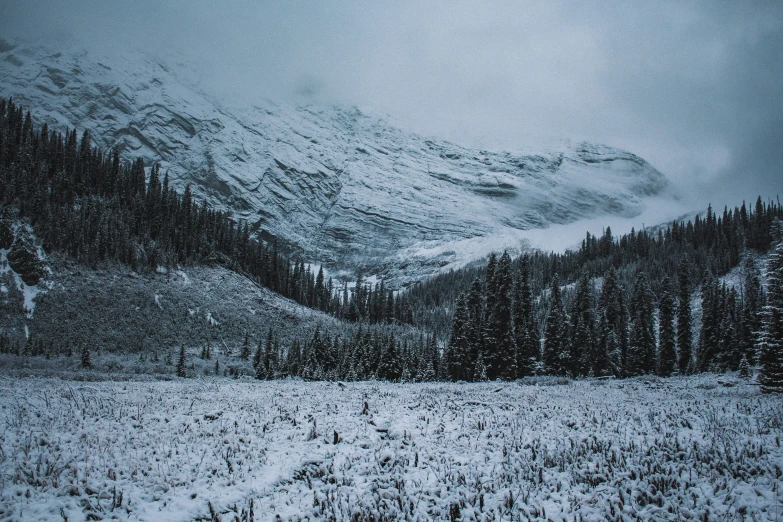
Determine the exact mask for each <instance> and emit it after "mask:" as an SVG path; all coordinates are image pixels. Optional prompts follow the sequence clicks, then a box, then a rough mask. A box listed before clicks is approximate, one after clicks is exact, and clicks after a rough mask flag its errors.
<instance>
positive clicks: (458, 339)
mask: <svg viewBox="0 0 783 522" xmlns="http://www.w3.org/2000/svg"><path fill="white" fill-rule="evenodd" d="M469 321H470V316H469V315H468V306H467V303H466V302H465V295H464V294H459V296H458V297H457V302H456V305H455V308H454V318H453V320H452V323H451V337H450V339H449V348H448V368H449V378H450V379H451V380H452V381H460V380H464V381H468V380H470V377H472V375H471V374H470V373H469V369H470V367H471V364H470V341H469V339H468V327H469Z"/></svg>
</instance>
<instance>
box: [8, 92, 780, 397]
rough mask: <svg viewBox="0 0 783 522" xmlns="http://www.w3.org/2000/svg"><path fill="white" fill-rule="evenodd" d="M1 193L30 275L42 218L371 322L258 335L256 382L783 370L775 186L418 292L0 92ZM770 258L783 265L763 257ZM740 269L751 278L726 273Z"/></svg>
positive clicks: (100, 249)
mask: <svg viewBox="0 0 783 522" xmlns="http://www.w3.org/2000/svg"><path fill="white" fill-rule="evenodd" d="M0 204H2V216H0V217H1V218H2V219H0V248H3V249H9V251H8V261H9V263H10V264H11V265H12V267H13V268H14V270H15V271H16V272H17V273H20V274H21V275H22V277H23V279H24V281H25V283H27V284H29V285H34V284H36V283H38V281H39V280H40V279H41V278H42V277H44V275H45V274H44V270H43V267H42V264H41V263H40V262H39V261H38V260H37V257H36V255H35V245H33V244H32V240H31V239H30V238H28V237H26V236H24V234H22V235H20V236H19V237H16V236H15V232H14V231H15V228H14V226H13V224H14V223H17V222H24V223H27V224H29V225H30V226H31V227H32V229H33V230H34V232H35V236H36V237H37V238H39V239H40V241H41V242H42V247H43V249H44V250H45V251H47V252H61V253H63V254H64V255H67V256H69V257H70V258H72V259H73V260H75V261H77V262H79V263H82V264H84V265H86V266H88V267H97V266H99V265H101V264H106V263H121V264H124V265H127V266H130V267H132V268H133V269H134V270H138V271H145V270H147V271H154V270H157V269H158V268H159V267H172V266H188V265H204V264H219V265H221V266H224V267H227V268H229V269H231V270H234V271H236V272H238V273H240V274H242V275H244V276H246V277H247V278H249V279H250V280H251V281H253V282H254V283H255V284H258V285H263V286H265V287H267V288H269V289H271V290H272V291H274V292H277V293H279V294H281V295H283V296H285V297H288V298H290V299H292V300H294V301H296V302H297V303H300V304H302V305H305V306H308V307H311V308H314V309H317V310H321V311H324V312H326V313H329V314H332V315H334V316H335V317H337V318H339V319H341V320H344V321H346V322H348V323H351V324H354V325H356V324H358V325H359V328H358V330H352V333H350V334H347V333H346V334H344V335H340V334H330V333H327V332H322V331H320V329H318V328H316V329H315V331H314V332H312V334H311V335H310V336H309V337H308V338H306V339H300V340H295V341H294V342H293V343H292V344H291V345H290V346H281V344H280V343H279V342H278V341H276V339H275V334H274V332H272V331H269V332H268V333H265V332H261V333H256V336H255V337H256V338H251V336H250V334H248V335H246V339H245V342H244V344H243V349H242V350H241V353H240V354H237V356H238V357H241V358H244V359H248V360H249V359H251V357H252V361H253V367H254V371H255V374H256V376H257V377H258V378H263V379H267V378H277V377H281V376H287V375H299V376H302V377H304V378H308V379H343V380H363V379H372V378H378V379H385V380H391V381H398V380H406V381H410V380H420V381H430V380H453V381H460V380H463V381H478V380H494V379H497V378H501V379H509V380H510V379H517V378H521V377H525V376H529V375H541V374H549V375H563V376H571V377H577V376H595V377H602V376H614V377H627V376H633V375H640V374H646V373H656V374H658V375H672V374H675V373H679V374H683V373H695V372H703V371H725V370H740V371H742V372H748V368H749V366H751V365H761V366H762V368H763V369H765V370H764V371H765V373H763V375H766V377H764V378H766V379H768V380H769V381H768V383H769V386H768V388H770V389H771V388H774V387H775V386H779V383H780V382H782V379H783V374H782V373H781V371H780V359H781V356H780V352H781V344H782V341H781V332H783V328H782V327H781V325H780V322H781V318H780V315H781V310H783V290H781V288H780V285H781V280H783V272H781V271H782V270H783V251H782V250H781V248H780V247H779V246H778V247H777V249H776V248H775V246H776V245H779V244H780V242H781V219H783V208H782V207H781V205H780V203H779V202H777V201H766V202H765V201H764V200H762V198H761V197H759V198H758V200H757V201H756V202H755V205H753V206H751V207H747V206H746V205H745V203H744V202H743V203H742V204H741V206H738V207H735V208H733V209H729V208H724V209H723V211H722V213H716V212H715V211H713V209H712V208H711V207H710V208H708V210H707V212H706V215H704V216H703V217H702V216H697V217H696V218H695V219H693V220H692V221H688V222H673V223H670V224H668V225H666V226H661V227H657V228H655V229H643V230H638V231H636V230H632V231H631V232H630V233H628V234H624V235H621V236H619V237H615V236H613V235H612V232H611V230H610V229H609V228H607V229H606V230H605V231H604V232H603V234H602V235H601V236H600V237H598V236H594V235H591V234H589V233H588V234H587V236H586V237H585V239H584V241H583V242H582V245H581V248H579V249H578V250H576V251H568V252H566V253H563V254H555V253H545V252H530V253H526V254H524V255H521V256H519V257H518V258H517V259H512V258H511V256H510V255H509V254H508V253H505V252H504V253H503V254H501V255H498V254H496V253H488V254H489V256H488V262H487V264H486V266H485V267H481V268H464V269H461V270H454V271H451V272H449V273H447V274H443V275H440V276H437V277H435V278H433V279H431V280H428V281H424V282H421V283H418V284H415V285H412V286H411V287H409V288H407V289H405V290H402V291H401V290H394V289H391V288H388V287H386V285H385V283H384V282H379V283H378V284H375V285H369V284H366V283H364V282H363V281H362V279H361V278H359V280H358V281H356V282H355V284H351V285H349V284H348V283H347V282H345V281H344V282H342V284H339V283H335V282H334V281H333V280H332V279H327V278H326V277H325V275H324V273H323V270H322V269H319V271H318V272H317V273H314V271H313V270H312V269H311V268H310V266H309V265H306V263H305V261H304V260H303V259H297V258H289V257H287V256H284V255H283V254H282V253H281V252H280V249H279V248H278V245H277V243H276V242H272V243H269V242H265V241H261V240H259V239H256V238H255V237H253V234H252V233H251V228H250V225H249V224H248V223H247V222H242V221H238V220H236V219H234V218H233V217H232V216H231V215H230V214H229V213H227V212H223V211H220V210H215V209H211V208H209V207H208V205H207V204H206V203H205V202H199V201H197V200H196V199H195V198H194V196H193V194H192V193H191V190H190V187H189V186H188V187H187V188H186V189H185V190H184V192H183V193H181V194H180V193H178V192H177V191H175V190H173V189H171V188H170V186H169V176H168V173H161V172H160V168H159V166H158V165H151V166H145V165H144V162H143V160H141V159H137V160H135V161H133V162H129V163H127V162H123V161H121V159H120V154H119V151H116V150H115V151H111V152H106V151H101V150H99V149H98V148H96V147H93V146H92V145H91V141H90V135H89V133H88V132H86V131H85V132H84V133H82V135H81V138H79V135H78V133H77V131H76V130H72V131H70V130H69V131H66V132H65V133H64V134H62V133H59V132H56V131H53V130H50V129H49V128H48V127H47V125H45V124H44V125H43V126H41V127H40V129H36V128H35V126H34V124H33V121H32V117H31V115H30V113H29V112H25V111H24V110H23V109H22V108H21V107H18V106H17V105H15V104H14V103H13V101H11V100H0ZM770 251H773V252H772V254H769V253H770ZM764 256H768V257H769V266H768V267H763V266H762V267H760V266H759V265H758V263H757V262H756V260H757V259H760V258H763V257H764ZM737 267H741V271H742V273H743V278H742V282H741V284H738V285H734V284H727V283H726V282H725V281H721V277H722V276H725V275H726V274H727V273H729V272H730V271H732V270H736V269H737ZM762 268H764V269H766V281H767V285H766V290H765V286H764V285H763V284H762V281H763V280H764V277H763V276H762V273H761V269H762ZM694 305H698V309H699V314H698V316H697V315H696V314H695V310H694ZM399 324H405V325H411V326H413V327H416V328H418V329H419V331H420V332H422V333H421V334H420V335H419V336H418V339H415V338H411V337H410V336H407V337H405V338H404V339H403V338H400V337H399V336H398V335H397V334H395V329H394V328H392V326H394V325H399ZM53 342H54V340H50V339H38V340H36V341H35V342H30V341H28V342H27V343H23V344H24V346H21V347H20V342H19V341H18V340H13V339H11V338H10V337H8V335H6V334H4V335H2V336H0V349H1V350H2V351H5V352H8V351H15V352H18V353H25V354H27V355H34V354H38V353H40V354H43V353H44V352H45V351H46V348H43V347H44V346H51V345H52V343H53ZM77 349H78V350H82V351H83V350H84V347H78V348H77ZM58 350H60V351H67V352H69V353H72V352H73V351H74V348H73V347H60V348H58ZM85 364H89V357H87V358H86V362H85ZM774 383H778V384H774Z"/></svg>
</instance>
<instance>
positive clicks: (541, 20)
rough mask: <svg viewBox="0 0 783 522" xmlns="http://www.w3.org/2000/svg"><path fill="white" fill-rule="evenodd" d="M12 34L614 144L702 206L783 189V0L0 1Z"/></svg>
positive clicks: (245, 80) (490, 132)
mask: <svg viewBox="0 0 783 522" xmlns="http://www.w3.org/2000/svg"><path fill="white" fill-rule="evenodd" d="M66 7H67V9H68V11H67V12H66V11H65V9H66ZM3 35H5V36H7V37H11V38H20V37H21V38H25V39H28V40H38V39H40V40H50V41H51V40H56V41H63V42H65V41H70V40H74V39H76V40H81V41H90V42H92V44H94V45H96V46H98V47H104V46H111V47H120V46H122V45H133V46H136V47H140V48H142V49H144V50H147V51H151V52H153V53H160V54H163V55H171V54H176V55H181V56H184V57H186V59H187V60H188V61H190V62H193V63H195V64H196V67H197V69H198V70H200V71H203V79H202V82H203V83H204V84H205V87H209V90H210V91H213V92H215V91H217V92H219V93H225V96H226V99H228V100H231V101H233V102H236V103H252V102H253V100H255V99H257V98H259V97H265V98H272V99H279V98H285V97H290V96H296V97H298V98H299V99H311V100H313V101H314V102H317V103H324V102H332V101H335V102H339V103H345V104H352V105H357V106H359V107H361V108H363V109H365V110H370V111H372V112H375V113H379V114H382V115H389V116H391V118H392V120H393V121H394V122H396V123H398V124H399V125H401V126H403V127H406V128H409V129H412V130H415V131H417V132H420V133H423V134H427V135H435V136H439V137H443V138H447V139H450V140H453V141H456V142H461V143H465V144H468V145H483V146H486V147H492V148H499V147H512V148H513V147H525V146H527V145H529V144H536V143H540V142H546V141H549V140H553V139H560V138H566V139H571V140H582V139H584V140H589V141H595V142H601V143H606V144H609V145H615V146H619V147H623V148H626V149H628V150H630V151H632V152H634V153H637V154H639V155H640V156H642V157H644V158H646V159H647V160H649V161H650V162H651V163H652V164H653V165H655V166H656V167H657V168H658V169H659V170H661V171H662V172H664V173H665V174H666V175H667V176H668V177H669V178H670V179H672V181H674V182H675V184H676V185H677V186H678V187H679V188H680V189H681V190H682V192H683V193H684V194H687V195H691V196H693V197H694V198H695V199H694V200H695V201H697V202H698V201H702V200H703V199H707V198H708V199H710V200H711V201H712V202H713V203H714V204H717V205H722V204H723V203H724V202H725V203H729V204H731V205H733V204H736V203H738V200H739V199H741V198H754V197H755V194H758V193H761V194H762V195H763V196H765V197H775V195H776V194H779V193H783V2H768V3H765V2H728V1H727V2H718V1H706V2H679V1H678V2H666V1H655V2H627V1H621V2H616V3H614V2H566V1H559V0H555V1H547V2H541V3H539V4H531V3H528V2H519V1H510V2H489V1H476V2H458V1H448V2H405V1H400V0H397V1H393V2H384V3H381V2H367V1H363V0H357V1H348V0H341V1H338V2H326V1H323V2H298V1H291V0H289V1H282V0H281V1H279V2H258V1H247V2H234V3H228V2H224V1H202V0H186V1H157V0H134V1H133V2H127V1H123V2H120V1H108V0H89V1H79V2H59V1H57V2H55V1H49V2H44V1H38V0H0V36H3Z"/></svg>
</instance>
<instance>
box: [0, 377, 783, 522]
mask: <svg viewBox="0 0 783 522" xmlns="http://www.w3.org/2000/svg"><path fill="white" fill-rule="evenodd" d="M545 384H548V385H545ZM365 402H366V403H367V409H366V410H365ZM0 405H2V406H1V408H0V481H1V482H0V519H2V520H58V521H62V520H68V521H69V522H75V521H80V520H109V519H120V520H166V521H179V520H182V521H185V520H211V521H214V520H223V521H234V520H240V521H247V520H257V521H261V520H278V519H282V520H303V519H309V520H315V519H324V520H371V519H374V520H487V521H488V520H527V519H534V520H555V521H560V520H569V521H572V520H777V519H778V517H780V516H781V512H783V505H782V504H781V499H783V495H781V492H780V491H781V486H783V450H782V449H781V447H780V438H781V435H783V433H781V432H782V431H783V405H782V404H781V400H780V397H779V396H762V395H761V394H760V393H759V390H758V387H757V386H754V385H752V384H748V383H747V382H746V381H743V380H741V379H738V378H735V377H732V376H716V375H703V376H698V377H688V378H671V379H663V380H659V379H655V378H648V379H634V380H627V381H596V380H584V381H577V382H574V383H570V384H565V385H553V384H552V382H551V381H550V382H548V383H547V382H545V383H543V384H542V385H540V386H536V385H524V386H523V385H520V384H518V383H484V384H389V383H378V382H364V383H345V384H339V383H330V382H316V383H308V382H302V381H293V380H286V381H276V382H258V381H232V380H225V379H222V380H221V379H218V380H211V379H187V380H184V379H182V380H177V381H170V382H96V383H83V382H66V381H62V380H54V379H36V378H25V379H11V378H7V377H6V378H3V379H2V380H0ZM335 441H336V443H335ZM251 508H252V516H251ZM278 517H279V518H278Z"/></svg>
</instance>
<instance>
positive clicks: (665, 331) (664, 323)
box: [658, 277, 677, 377]
mask: <svg viewBox="0 0 783 522" xmlns="http://www.w3.org/2000/svg"><path fill="white" fill-rule="evenodd" d="M661 286H662V289H661V297H660V299H659V300H658V302H659V305H658V306H659V315H658V375H661V376H664V377H667V376H669V375H671V374H672V373H674V372H675V371H676V369H677V353H676V351H675V346H676V342H675V339H674V298H673V297H672V294H671V292H670V288H671V282H670V281H669V278H668V277H664V279H663V282H662V284H661Z"/></svg>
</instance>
